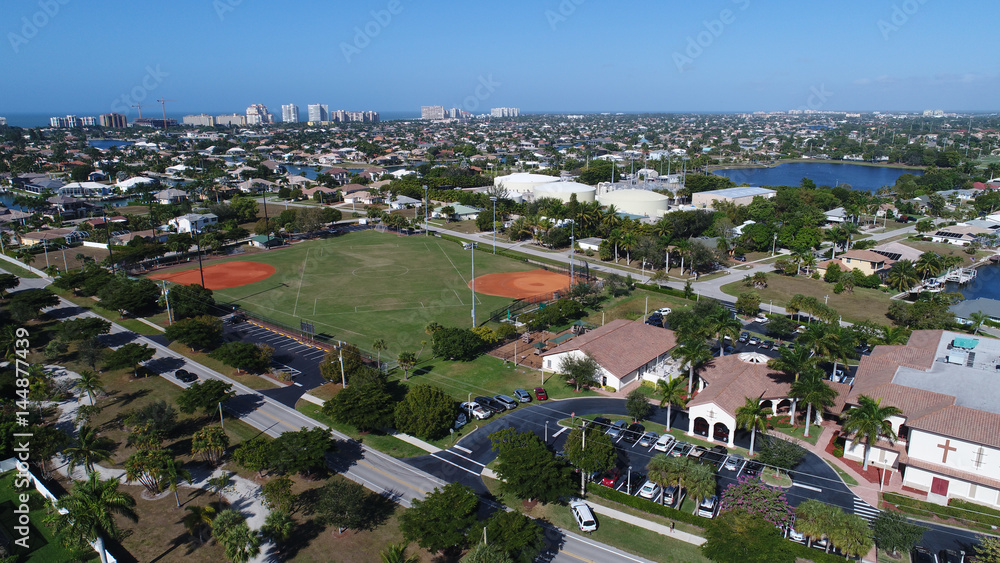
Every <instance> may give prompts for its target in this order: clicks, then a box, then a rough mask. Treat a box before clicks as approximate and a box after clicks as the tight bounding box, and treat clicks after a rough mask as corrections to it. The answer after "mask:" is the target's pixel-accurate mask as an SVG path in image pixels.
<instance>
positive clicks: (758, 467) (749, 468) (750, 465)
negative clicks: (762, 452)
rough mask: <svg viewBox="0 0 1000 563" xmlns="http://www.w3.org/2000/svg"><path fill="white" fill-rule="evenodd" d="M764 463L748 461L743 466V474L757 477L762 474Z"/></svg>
mask: <svg viewBox="0 0 1000 563" xmlns="http://www.w3.org/2000/svg"><path fill="white" fill-rule="evenodd" d="M763 469H764V465H763V464H762V463H760V462H759V461H748V462H747V464H746V465H745V466H743V474H744V475H747V476H749V477H756V476H758V475H760V472H761V471H763Z"/></svg>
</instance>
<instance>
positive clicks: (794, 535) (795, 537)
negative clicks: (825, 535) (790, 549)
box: [788, 528, 806, 543]
mask: <svg viewBox="0 0 1000 563" xmlns="http://www.w3.org/2000/svg"><path fill="white" fill-rule="evenodd" d="M788 539H790V540H792V541H797V542H799V543H804V542H805V541H806V537H805V535H803V534H802V532H797V531H795V528H789V529H788Z"/></svg>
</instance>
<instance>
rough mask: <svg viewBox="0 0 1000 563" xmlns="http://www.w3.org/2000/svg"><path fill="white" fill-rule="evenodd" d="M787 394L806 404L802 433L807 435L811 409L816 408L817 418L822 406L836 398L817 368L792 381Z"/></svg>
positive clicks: (829, 404) (827, 405)
mask: <svg viewBox="0 0 1000 563" xmlns="http://www.w3.org/2000/svg"><path fill="white" fill-rule="evenodd" d="M789 394H790V395H791V396H792V397H793V398H794V399H796V401H801V402H803V403H805V405H806V429H805V433H804V435H805V436H806V437H807V438H808V437H809V425H810V424H811V423H812V421H813V409H815V410H816V413H817V418H818V416H819V413H821V412H822V410H823V408H825V407H830V406H833V404H834V400H835V399H836V398H837V392H836V391H834V390H833V388H832V387H830V386H829V385H827V384H826V381H824V380H823V373H822V372H820V371H818V370H809V371H806V372H804V373H803V376H802V377H801V378H799V379H798V380H797V381H795V382H793V383H792V386H791V388H790V390H789Z"/></svg>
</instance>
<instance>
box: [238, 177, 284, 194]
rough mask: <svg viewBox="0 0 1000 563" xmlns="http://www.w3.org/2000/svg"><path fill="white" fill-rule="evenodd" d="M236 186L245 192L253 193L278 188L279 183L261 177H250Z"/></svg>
mask: <svg viewBox="0 0 1000 563" xmlns="http://www.w3.org/2000/svg"><path fill="white" fill-rule="evenodd" d="M236 187H237V188H238V189H239V190H240V191H241V192H243V193H248V194H253V193H260V192H264V191H271V190H275V189H277V184H275V183H274V182H271V181H269V180H264V179H261V178H250V179H249V180H245V181H243V182H240V183H239V184H236Z"/></svg>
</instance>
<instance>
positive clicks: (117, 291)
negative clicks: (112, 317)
mask: <svg viewBox="0 0 1000 563" xmlns="http://www.w3.org/2000/svg"><path fill="white" fill-rule="evenodd" d="M97 296H98V297H99V298H100V299H101V306H102V307H105V308H107V309H111V310H113V311H118V313H119V314H120V315H121V316H122V317H124V316H126V315H133V316H141V315H143V314H144V313H147V312H149V311H152V310H153V309H154V308H155V307H156V303H157V302H158V301H159V298H160V288H159V286H157V285H156V284H155V283H153V281H152V280H149V279H146V278H140V279H137V280H134V279H131V278H128V277H125V276H124V275H119V276H116V277H114V278H112V279H111V280H110V281H109V283H107V284H106V285H105V286H104V287H102V288H101V289H100V290H99V291H98V292H97Z"/></svg>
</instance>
